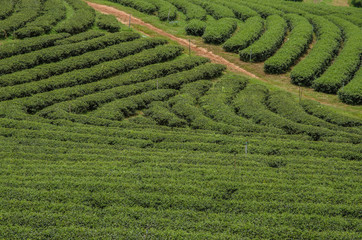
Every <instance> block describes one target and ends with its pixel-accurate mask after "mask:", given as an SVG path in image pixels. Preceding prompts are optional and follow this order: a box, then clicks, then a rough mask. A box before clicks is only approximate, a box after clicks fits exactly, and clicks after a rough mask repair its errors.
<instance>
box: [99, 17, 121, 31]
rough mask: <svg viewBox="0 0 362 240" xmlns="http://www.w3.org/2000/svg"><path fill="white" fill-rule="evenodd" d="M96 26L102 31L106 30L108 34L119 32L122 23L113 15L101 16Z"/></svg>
mask: <svg viewBox="0 0 362 240" xmlns="http://www.w3.org/2000/svg"><path fill="white" fill-rule="evenodd" d="M96 24H97V26H98V27H99V28H100V29H104V30H106V31H108V32H118V31H119V29H120V28H121V27H120V22H118V20H117V18H116V17H115V16H113V15H106V14H100V15H98V17H97V19H96Z"/></svg>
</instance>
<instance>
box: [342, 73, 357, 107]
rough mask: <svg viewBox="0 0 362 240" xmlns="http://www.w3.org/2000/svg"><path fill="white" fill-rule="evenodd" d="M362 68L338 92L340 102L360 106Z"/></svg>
mask: <svg viewBox="0 0 362 240" xmlns="http://www.w3.org/2000/svg"><path fill="white" fill-rule="evenodd" d="M361 92H362V68H361V67H360V68H359V70H358V71H357V72H356V73H355V75H354V77H353V78H352V80H351V81H350V82H349V83H348V84H347V86H345V87H342V88H340V89H339V91H338V96H339V98H340V99H341V100H342V102H344V103H347V104H356V105H357V104H359V105H361V104H362V94H361Z"/></svg>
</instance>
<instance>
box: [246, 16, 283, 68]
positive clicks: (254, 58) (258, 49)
mask: <svg viewBox="0 0 362 240" xmlns="http://www.w3.org/2000/svg"><path fill="white" fill-rule="evenodd" d="M286 31H287V23H286V21H285V20H284V19H283V18H281V17H279V16H278V15H271V16H269V17H268V18H267V19H266V30H265V33H264V34H263V35H262V36H261V37H260V39H258V40H257V41H255V42H254V43H253V44H252V45H250V46H249V47H247V48H245V49H243V50H241V51H240V53H239V55H240V59H241V60H243V61H250V62H262V61H265V60H266V59H268V58H269V57H270V56H272V55H273V54H274V53H275V52H276V51H277V50H278V48H279V47H280V45H282V43H283V40H284V35H285V33H286Z"/></svg>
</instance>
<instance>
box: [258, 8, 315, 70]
mask: <svg viewBox="0 0 362 240" xmlns="http://www.w3.org/2000/svg"><path fill="white" fill-rule="evenodd" d="M284 18H286V19H287V20H288V21H289V26H290V29H291V32H290V34H289V35H288V38H287V40H286V42H285V43H284V45H283V46H282V47H281V48H280V49H279V50H278V51H277V52H276V54H275V55H274V56H272V57H271V58H269V59H268V60H266V61H265V63H264V71H265V72H266V73H272V74H281V73H285V72H287V71H288V70H289V69H290V67H291V66H293V65H294V64H295V62H296V61H297V60H298V59H299V58H300V56H301V55H302V54H304V53H305V51H306V50H307V49H308V47H309V44H310V43H311V42H312V40H313V26H312V25H311V24H310V23H309V21H308V20H307V19H306V18H304V17H302V16H299V15H296V14H286V15H285V16H284Z"/></svg>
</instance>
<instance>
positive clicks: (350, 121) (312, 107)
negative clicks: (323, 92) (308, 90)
mask: <svg viewBox="0 0 362 240" xmlns="http://www.w3.org/2000/svg"><path fill="white" fill-rule="evenodd" d="M301 106H302V107H303V109H304V110H305V111H306V112H307V113H309V114H311V115H313V116H316V117H318V118H321V119H323V120H325V121H327V122H330V123H333V124H337V125H339V126H342V127H358V126H362V121H361V120H359V119H358V118H353V117H349V116H344V115H341V114H338V113H336V112H334V111H333V110H331V109H328V108H327V107H326V106H324V105H322V104H320V103H318V102H315V101H312V100H307V99H303V100H302V101H301Z"/></svg>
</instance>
